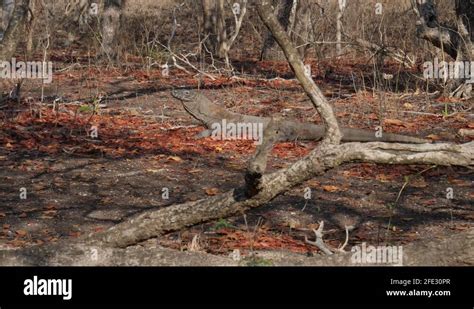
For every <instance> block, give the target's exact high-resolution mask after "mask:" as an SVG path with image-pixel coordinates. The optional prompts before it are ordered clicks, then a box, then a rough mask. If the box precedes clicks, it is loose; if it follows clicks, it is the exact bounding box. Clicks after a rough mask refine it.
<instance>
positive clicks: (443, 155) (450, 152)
mask: <svg viewBox="0 0 474 309" xmlns="http://www.w3.org/2000/svg"><path fill="white" fill-rule="evenodd" d="M349 162H364V163H382V164H427V165H439V166H452V165H457V166H471V167H472V166H473V165H474V142H470V143H467V144H462V145H453V144H421V145H406V144H388V143H377V142H375V143H363V144H362V143H346V144H341V145H332V146H329V145H326V146H321V147H320V148H318V149H315V150H313V151H312V152H311V153H310V155H308V156H307V157H305V158H304V159H301V160H300V161H297V162H295V163H293V164H292V165H291V166H289V167H288V168H286V169H282V170H279V171H276V172H274V173H271V174H268V175H263V176H262V179H261V182H260V183H259V184H260V187H259V189H258V190H257V191H258V194H256V195H254V196H253V197H251V198H247V197H246V195H245V192H247V191H249V188H245V187H242V188H237V189H234V190H231V191H228V192H226V193H223V194H220V195H216V196H213V197H211V198H208V199H203V200H198V201H193V202H186V203H184V204H178V205H173V206H169V207H166V208H163V209H159V210H152V211H148V212H144V213H142V214H139V215H137V216H135V217H133V218H131V219H130V220H127V221H125V222H123V223H120V224H118V225H116V226H113V227H111V228H110V229H109V230H107V231H104V232H102V233H99V234H96V235H94V236H93V239H97V240H100V241H102V242H104V243H105V244H108V245H109V246H114V247H126V246H130V245H133V244H136V243H139V242H141V241H144V240H147V239H149V238H153V237H157V236H159V235H161V234H163V233H165V232H170V231H175V230H179V229H182V228H184V227H187V226H191V225H195V224H198V223H202V222H206V221H210V220H215V219H219V218H225V217H229V216H232V215H236V214H238V213H242V212H244V211H246V210H248V209H251V208H256V207H259V206H261V205H263V204H266V203H268V202H269V201H271V200H272V199H274V198H275V197H276V196H278V195H279V194H281V193H283V192H285V191H286V190H288V189H289V188H292V187H294V186H296V185H298V184H300V183H302V182H303V181H306V180H308V179H311V178H314V177H315V176H318V175H321V174H323V173H324V172H326V171H327V170H329V169H332V168H335V167H337V166H339V165H341V164H344V163H349Z"/></svg>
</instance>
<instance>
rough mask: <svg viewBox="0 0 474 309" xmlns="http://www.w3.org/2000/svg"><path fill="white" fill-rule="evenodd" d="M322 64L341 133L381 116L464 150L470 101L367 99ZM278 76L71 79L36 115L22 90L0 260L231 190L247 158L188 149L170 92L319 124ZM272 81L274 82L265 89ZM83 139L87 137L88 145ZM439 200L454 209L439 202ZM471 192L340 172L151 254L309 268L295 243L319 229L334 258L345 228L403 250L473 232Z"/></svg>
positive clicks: (81, 73) (461, 182)
mask: <svg viewBox="0 0 474 309" xmlns="http://www.w3.org/2000/svg"><path fill="white" fill-rule="evenodd" d="M325 65H326V67H324V65H322V67H319V66H316V65H314V68H313V72H315V73H314V74H315V76H314V78H315V80H316V81H317V83H318V85H320V86H321V88H322V89H323V91H324V93H325V95H326V96H327V98H328V99H329V100H330V102H331V104H332V105H333V107H334V108H335V111H336V113H337V116H338V118H339V120H340V122H341V124H343V125H344V126H350V127H358V128H371V129H373V128H375V127H376V126H377V125H378V124H379V123H380V122H379V119H380V116H381V115H382V116H383V118H384V119H385V122H384V126H383V127H384V130H386V131H387V132H397V133H403V134H409V135H415V136H423V137H428V138H431V139H433V140H435V141H437V140H440V141H452V142H465V141H466V139H465V138H464V139H463V138H461V137H458V136H457V135H456V133H457V132H458V130H459V129H462V128H473V127H474V122H473V121H474V120H473V119H472V118H469V114H468V113H463V112H462V111H463V107H464V108H465V107H466V106H468V105H469V104H472V102H463V103H460V104H458V102H453V101H451V100H448V99H445V98H440V99H436V100H435V99H428V98H426V96H425V95H423V94H417V93H415V92H414V91H411V92H405V90H404V92H402V91H387V92H382V94H378V95H376V96H374V95H373V92H372V90H371V89H370V88H369V87H366V88H365V89H364V88H363V87H361V86H354V85H353V82H352V80H351V79H350V78H349V77H350V75H348V74H347V72H345V71H344V70H343V69H338V68H340V67H341V66H339V65H338V64H337V63H328V64H325ZM282 66H283V68H281V67H278V66H276V65H275V67H270V66H267V65H265V64H261V67H258V68H257V70H258V72H256V71H255V70H256V69H255V67H254V66H252V65H251V64H247V65H244V64H242V66H241V68H240V69H241V71H245V70H253V71H252V72H249V73H252V74H254V75H255V73H257V74H256V76H260V77H261V78H260V79H256V78H248V77H245V76H244V75H243V76H242V77H240V78H224V77H222V78H218V79H217V80H215V81H212V80H210V79H208V78H204V79H202V80H201V81H200V85H198V82H197V81H196V79H194V78H193V76H189V75H187V74H185V73H183V72H180V71H172V72H171V73H170V76H168V77H165V76H162V75H161V70H157V69H152V70H133V71H132V70H129V69H126V68H124V69H104V68H97V67H87V66H83V67H70V68H66V69H65V70H63V71H62V72H60V73H58V74H57V75H55V79H54V82H53V84H51V85H47V86H46V88H45V89H44V93H45V95H46V97H45V101H44V102H43V103H40V102H39V95H40V88H39V87H38V85H37V84H35V83H34V82H31V83H29V82H27V83H26V84H25V86H24V89H25V90H24V92H23V96H24V101H22V102H21V103H20V104H18V103H16V102H9V103H7V104H5V105H2V106H1V107H0V126H1V130H0V166H1V168H0V227H1V228H2V230H1V231H0V247H25V246H31V245H33V244H42V243H47V242H55V241H57V240H59V239H64V238H76V237H79V236H81V235H83V234H86V233H91V232H92V233H93V232H98V231H101V230H103V229H106V228H108V227H110V226H112V225H113V224H116V223H118V222H120V221H122V220H123V219H124V218H127V217H129V216H131V215H133V214H136V213H139V212H141V211H143V210H146V209H151V208H159V207H166V206H168V205H172V204H177V203H182V202H185V201H189V200H197V199H201V198H205V197H207V196H210V195H215V194H217V193H219V192H224V191H226V190H230V189H232V188H235V187H236V186H239V185H242V184H243V175H244V172H245V168H246V164H247V160H248V159H249V158H250V156H252V154H253V151H254V150H255V146H254V145H253V144H252V142H248V141H217V140H212V139H211V138H205V139H199V140H196V139H195V138H194V136H195V135H196V134H197V133H199V132H200V131H201V130H203V127H202V126H201V125H200V124H199V123H197V122H196V121H195V120H194V119H192V118H191V117H190V116H189V115H188V114H187V113H186V111H185V110H184V109H183V108H182V106H181V103H180V102H179V101H177V100H175V99H173V98H172V97H171V95H170V89H172V87H178V86H188V87H201V88H202V92H203V93H204V94H205V95H206V96H207V97H209V98H210V99H211V100H213V101H215V102H217V103H218V104H220V105H222V106H225V107H227V108H228V109H229V110H232V111H234V112H239V113H245V114H252V115H260V116H270V115H272V116H279V117H287V118H294V119H299V120H301V121H306V122H319V121H320V119H319V117H318V116H317V114H316V112H315V110H314V108H313V107H312V106H311V104H310V102H309V100H308V99H307V98H306V97H305V95H304V94H303V92H302V91H301V89H300V88H299V86H298V84H297V82H296V81H294V80H292V79H291V77H292V75H291V72H286V71H285V70H287V68H286V67H285V66H284V65H282ZM346 67H347V66H346ZM251 68H252V69H251ZM282 71H284V72H283V73H282ZM285 72H286V73H285ZM275 76H280V78H275V79H271V80H269V79H265V80H264V79H263V78H268V77H275ZM348 76H349V77H348ZM387 87H388V88H389V89H390V88H392V89H394V88H393V87H394V85H388V86H387ZM405 93H411V95H404V94H405ZM98 98H100V102H99V100H98ZM444 104H446V106H447V107H448V112H449V114H450V115H449V116H447V117H446V115H445V116H443V110H444V108H445V106H444ZM471 115H472V114H471ZM94 127H95V128H96V129H97V137H96V138H95V137H93V136H91V134H90V133H91V132H92V131H94V130H95V129H94ZM314 146H315V143H306V142H301V141H295V142H292V143H283V144H279V145H278V146H277V147H276V148H275V150H274V151H273V155H272V158H271V161H270V164H269V167H270V170H269V171H272V170H275V169H278V168H282V167H285V166H287V165H288V164H290V163H291V162H294V161H296V160H298V158H301V157H302V156H304V155H305V154H307V153H309V151H311V149H312V148H313V147H314ZM307 188H310V190H311V198H310V199H309V200H307V199H305V192H307ZM450 188H451V189H452V193H453V198H452V199H448V198H447V194H448V193H449V192H451V191H450V190H451V189H450ZM472 188H473V173H472V171H470V170H468V169H463V168H456V167H452V168H446V167H435V166H433V167H429V166H385V165H378V166H377V165H370V164H357V163H354V164H347V165H344V166H341V167H339V168H336V169H334V170H331V171H329V172H328V173H327V174H325V175H324V176H323V177H318V178H315V179H313V180H310V181H308V182H306V183H304V184H303V185H301V186H298V187H295V188H292V189H291V190H290V191H288V192H287V193H286V194H284V195H281V196H279V197H277V198H276V199H274V200H273V201H272V202H271V203H269V204H268V205H265V206H264V207H262V208H259V209H255V210H252V211H249V212H248V213H246V214H245V215H241V216H237V217H233V218H227V219H224V218H223V219H221V220H218V221H216V222H209V223H205V224H202V225H198V226H194V227H191V228H189V229H185V230H182V231H179V232H173V233H169V234H167V235H164V236H162V237H160V238H159V239H157V240H155V241H156V242H158V243H159V244H160V245H162V246H165V247H169V248H174V249H179V250H190V251H202V252H207V253H211V254H215V255H224V256H227V255H229V254H230V253H232V252H233V251H234V250H235V249H238V250H239V252H240V254H241V255H242V256H244V257H250V256H252V255H253V254H254V253H256V252H259V251H261V250H265V251H272V250H273V251H278V252H280V251H283V252H291V253H299V254H304V255H314V254H316V253H318V249H317V248H316V247H314V246H312V245H309V244H307V243H305V236H306V237H308V238H309V239H313V237H314V235H313V233H312V229H314V228H316V227H318V223H319V222H320V221H324V223H325V241H326V242H327V244H328V245H329V246H330V247H333V248H338V247H339V246H340V245H341V244H342V243H343V242H344V240H345V229H344V226H345V225H351V226H353V227H354V229H353V230H352V231H351V232H350V235H349V236H350V237H349V244H348V247H347V248H349V250H350V247H351V246H353V245H357V244H360V243H362V242H366V243H368V244H372V245H403V244H407V243H411V242H414V241H417V240H420V239H441V238H443V237H444V236H446V235H450V234H452V233H456V232H458V231H462V230H466V229H469V228H472V227H473V226H474V224H473V222H474V220H473V219H474V203H473V201H474V191H473V190H472ZM25 193H26V194H25ZM25 195H26V196H25ZM260 263H263V264H265V263H266V262H265V261H263V262H262V261H260ZM268 263H271V261H270V262H268Z"/></svg>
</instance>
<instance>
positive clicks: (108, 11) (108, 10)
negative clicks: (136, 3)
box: [100, 0, 125, 61]
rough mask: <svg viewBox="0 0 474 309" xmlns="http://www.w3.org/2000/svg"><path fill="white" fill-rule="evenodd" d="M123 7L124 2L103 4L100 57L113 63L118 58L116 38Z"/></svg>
mask: <svg viewBox="0 0 474 309" xmlns="http://www.w3.org/2000/svg"><path fill="white" fill-rule="evenodd" d="M124 6H125V0H106V1H105V4H104V15H103V20H102V49H101V54H100V56H101V57H107V58H108V59H109V60H110V61H115V60H116V59H117V56H118V51H117V48H116V47H117V44H116V43H117V42H116V40H117V38H116V36H117V32H118V29H119V28H120V18H121V14H122V9H123V7H124Z"/></svg>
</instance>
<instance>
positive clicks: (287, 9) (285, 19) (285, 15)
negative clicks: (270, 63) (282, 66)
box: [260, 0, 295, 61]
mask: <svg viewBox="0 0 474 309" xmlns="http://www.w3.org/2000/svg"><path fill="white" fill-rule="evenodd" d="M273 2H274V7H275V11H276V12H277V16H278V17H277V18H278V22H279V23H280V25H281V26H282V27H283V29H284V30H285V31H288V29H290V28H291V26H292V25H291V24H290V17H291V12H292V10H293V6H294V4H295V0H274V1H273ZM260 60H279V61H281V60H285V55H284V54H283V51H282V50H281V49H280V48H279V47H278V44H276V42H275V38H274V37H273V34H272V33H271V32H270V31H267V33H266V35H265V40H264V42H263V48H262V53H261V56H260Z"/></svg>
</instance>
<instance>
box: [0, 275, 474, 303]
mask: <svg viewBox="0 0 474 309" xmlns="http://www.w3.org/2000/svg"><path fill="white" fill-rule="evenodd" d="M33 276H37V278H38V279H72V298H71V300H63V298H62V296H59V295H56V296H25V295H24V292H23V290H24V287H25V280H27V279H33ZM473 278H474V268H468V267H438V268H432V267H416V268H413V267H373V268H366V267H359V268H341V267H337V268H297V267H294V268H277V267H258V268H257V267H256V268H249V267H246V268H244V267H239V268H204V267H203V268H191V267H180V268H174V267H167V268H150V267H124V268H122V267H115V268H114V267H108V268H99V267H60V268H55V267H43V268H38V267H23V268H20V267H11V268H10V267H4V268H0V307H1V309H8V308H12V307H13V306H11V305H13V304H30V305H40V304H52V305H54V304H56V305H61V307H63V306H68V305H81V304H122V305H126V304H262V305H265V304H280V305H282V304H283V305H284V304H311V305H318V304H346V305H352V304H373V305H375V304H387V305H398V308H403V309H405V308H406V306H402V307H400V305H408V304H413V305H417V307H418V308H420V306H423V307H429V308H434V307H435V306H439V305H441V306H442V307H444V308H448V307H446V305H451V306H450V307H449V308H473V304H474V297H473V296H474V285H473ZM391 279H397V280H412V279H421V280H423V281H425V283H427V284H418V285H413V284H410V285H407V286H403V285H399V284H398V285H394V284H391V283H390V280H391ZM425 279H449V280H450V283H449V284H431V283H433V282H431V281H428V280H425ZM444 281H445V282H446V280H444ZM414 289H417V290H431V291H436V290H449V291H450V293H451V295H450V296H432V297H430V298H428V297H427V296H391V297H389V296H387V295H386V291H387V290H406V291H409V290H414ZM9 305H10V306H9ZM452 305H456V306H455V307H452ZM48 308H52V307H48ZM384 308H387V307H386V306H385V307H384Z"/></svg>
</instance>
